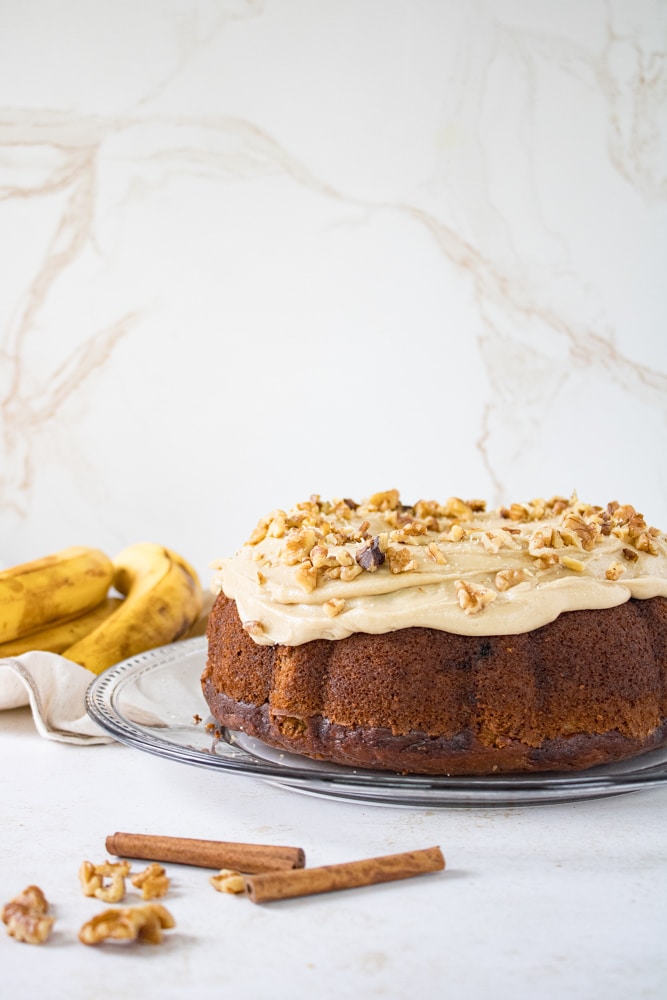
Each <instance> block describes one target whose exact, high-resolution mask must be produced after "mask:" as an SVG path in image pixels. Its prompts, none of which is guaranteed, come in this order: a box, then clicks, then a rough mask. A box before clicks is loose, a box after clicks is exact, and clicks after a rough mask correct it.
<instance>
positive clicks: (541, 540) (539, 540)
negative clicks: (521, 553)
mask: <svg viewBox="0 0 667 1000" xmlns="http://www.w3.org/2000/svg"><path fill="white" fill-rule="evenodd" d="M564 545H565V542H564V541H563V538H562V536H561V535H560V533H559V532H558V531H556V529H555V528H542V529H539V528H538V529H537V530H536V531H534V532H533V533H532V535H531V536H530V538H529V540H528V551H529V552H530V554H531V556H533V555H542V553H541V551H540V550H541V549H562V548H563V546H564Z"/></svg>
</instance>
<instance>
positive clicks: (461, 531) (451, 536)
mask: <svg viewBox="0 0 667 1000" xmlns="http://www.w3.org/2000/svg"><path fill="white" fill-rule="evenodd" d="M466 534H467V532H466V530H465V528H463V527H462V526H461V525H460V524H453V525H452V526H451V528H450V529H449V531H445V532H443V533H442V535H441V536H440V538H441V539H442V541H445V542H460V541H462V540H463V538H465V536H466Z"/></svg>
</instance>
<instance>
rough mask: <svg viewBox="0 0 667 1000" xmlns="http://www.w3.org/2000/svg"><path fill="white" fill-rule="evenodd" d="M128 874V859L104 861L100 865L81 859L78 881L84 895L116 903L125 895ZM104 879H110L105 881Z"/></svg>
mask: <svg viewBox="0 0 667 1000" xmlns="http://www.w3.org/2000/svg"><path fill="white" fill-rule="evenodd" d="M129 874H130V863H129V861H105V862H104V863H103V864H101V865H94V864H93V863H92V862H91V861H83V862H82V863H81V867H80V868H79V882H80V883H81V888H82V889H83V894H84V896H94V897H95V898H96V899H101V900H103V902H105V903H118V902H120V900H121V899H122V898H123V896H124V895H125V879H126V878H127V876H128V875H129ZM104 879H110V881H108V882H105V881H104Z"/></svg>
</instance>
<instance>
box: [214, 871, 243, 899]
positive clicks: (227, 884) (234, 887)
mask: <svg viewBox="0 0 667 1000" xmlns="http://www.w3.org/2000/svg"><path fill="white" fill-rule="evenodd" d="M209 882H210V883H211V885H212V886H213V888H214V889H215V890H216V891H217V892H230V893H234V894H238V893H240V892H244V891H245V883H244V881H243V875H242V874H241V872H239V871H236V870H235V869H233V868H222V869H221V870H220V871H219V872H218V874H217V875H211V877H210V878H209Z"/></svg>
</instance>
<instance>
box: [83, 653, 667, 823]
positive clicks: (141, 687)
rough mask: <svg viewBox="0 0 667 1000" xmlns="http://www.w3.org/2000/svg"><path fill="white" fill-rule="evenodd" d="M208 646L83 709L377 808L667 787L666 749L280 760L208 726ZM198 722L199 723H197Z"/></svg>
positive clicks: (138, 661) (187, 760)
mask: <svg viewBox="0 0 667 1000" xmlns="http://www.w3.org/2000/svg"><path fill="white" fill-rule="evenodd" d="M205 658H206V639H205V638H204V637H197V638H194V639H187V640H184V641H181V642H177V643H171V644H169V645H167V646H160V647H158V648H156V649H152V650H149V651H148V652H145V653H140V654H138V655H137V656H133V657H130V658H128V659H126V660H122V661H121V662H119V663H117V664H115V665H114V666H112V667H109V669H108V670H106V671H104V673H102V674H100V675H99V676H98V677H96V678H95V679H94V680H93V681H92V682H91V684H90V686H89V688H88V691H87V692H86V710H87V712H88V714H89V716H90V717H91V718H92V719H93V721H95V722H96V723H97V724H98V725H99V726H101V728H102V729H104V730H105V731H106V732H108V733H109V734H110V735H112V736H113V737H114V738H115V739H117V740H118V741H119V742H120V743H123V744H125V745H127V746H131V747H134V748H136V749H139V750H142V751H144V752H148V753H153V754H157V755H158V756H161V757H164V758H167V759H169V760H173V761H176V762H180V763H184V764H189V765H194V766H198V767H204V768H209V769H213V770H220V771H223V772H225V771H226V772H229V773H232V774H244V775H248V776H252V777H255V778H259V779H263V780H265V781H267V782H268V783H270V784H272V785H278V786H280V787H282V788H287V789H290V790H292V791H296V792H301V793H307V794H310V795H316V796H323V797H325V798H333V799H338V800H341V799H342V800H346V801H351V802H364V803H366V804H375V805H391V806H418V807H424V808H435V807H451V806H466V807H471V806H472V807H475V806H477V807H480V806H483V807H488V806H507V805H546V804H549V803H558V802H566V801H574V800H578V799H590V798H600V797H606V796H610V795H619V794H623V793H626V792H631V791H639V790H641V789H645V788H651V787H655V786H658V785H662V784H665V783H667V748H665V749H663V750H659V751H654V752H652V753H648V754H644V755H642V756H641V757H637V758H634V759H632V760H629V761H621V762H619V763H617V764H613V765H607V766H603V767H596V768H591V769H590V770H588V771H582V772H570V773H560V772H559V773H553V772H544V773H540V774H531V775H501V776H497V777H496V776H488V777H487V776H481V777H475V776H470V777H467V776H465V777H464V776H456V777H447V776H444V775H443V776H439V775H413V774H397V773H393V772H388V771H368V770H362V769H356V768H352V767H344V766H342V765H337V764H328V763H326V762H322V761H314V760H310V759H308V758H305V757H303V758H302V757H298V756H297V755H294V754H285V753H280V752H279V751H276V750H273V749H272V748H270V747H267V746H266V745H265V744H262V743H260V742H259V741H258V740H254V739H252V738H251V737H248V736H246V735H245V734H241V733H233V732H231V731H227V730H224V729H223V730H220V729H219V728H218V727H216V728H218V731H219V736H216V735H214V733H213V732H212V731H211V729H212V727H210V726H208V728H207V717H209V718H210V716H209V713H208V707H207V705H206V702H205V701H204V698H203V695H202V693H201V688H200V685H199V677H200V675H201V672H202V670H203V668H204V662H205ZM198 717H199V720H200V721H197V718H198Z"/></svg>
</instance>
